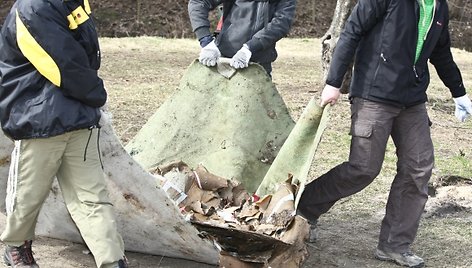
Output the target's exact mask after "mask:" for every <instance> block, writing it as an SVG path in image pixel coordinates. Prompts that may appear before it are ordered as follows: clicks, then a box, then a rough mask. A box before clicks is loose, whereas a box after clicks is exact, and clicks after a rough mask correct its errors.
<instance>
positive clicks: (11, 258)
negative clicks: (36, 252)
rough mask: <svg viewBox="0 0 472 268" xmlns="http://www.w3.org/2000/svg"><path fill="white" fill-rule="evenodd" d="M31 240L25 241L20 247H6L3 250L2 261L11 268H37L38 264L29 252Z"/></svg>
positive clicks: (30, 251) (31, 252)
mask: <svg viewBox="0 0 472 268" xmlns="http://www.w3.org/2000/svg"><path fill="white" fill-rule="evenodd" d="M31 243H32V241H31V240H28V241H25V243H24V244H23V245H21V246H18V247H15V246H7V247H6V248H5V254H4V255H3V260H4V261H5V264H6V265H7V266H11V267H13V268H16V267H30V268H39V266H38V264H36V261H35V260H34V257H33V251H32V250H31Z"/></svg>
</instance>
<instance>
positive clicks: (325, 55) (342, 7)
mask: <svg viewBox="0 0 472 268" xmlns="http://www.w3.org/2000/svg"><path fill="white" fill-rule="evenodd" d="M355 3H356V0H338V1H337V3H336V9H335V11H334V16H333V20H332V21H331V26H330V27H329V29H328V31H327V32H326V33H325V35H324V36H323V37H322V38H321V45H322V52H321V62H322V67H323V80H324V81H325V80H326V77H327V76H328V70H329V66H330V63H331V58H332V56H333V51H334V49H335V47H336V43H337V42H338V39H339V35H340V34H341V32H342V30H343V29H344V24H345V22H346V20H347V18H348V17H349V15H350V14H351V11H352V8H353V7H354V5H355ZM351 67H352V64H351ZM351 75H352V68H350V69H349V70H348V72H347V73H346V75H345V77H344V81H343V84H342V86H341V93H348V92H349V83H350V80H351Z"/></svg>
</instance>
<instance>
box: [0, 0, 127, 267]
mask: <svg viewBox="0 0 472 268" xmlns="http://www.w3.org/2000/svg"><path fill="white" fill-rule="evenodd" d="M99 67H100V49H99V44H98V37H97V32H96V30H95V26H94V22H93V20H92V17H91V10H90V5H89V2H88V0H68V1H63V0H18V1H16V2H15V4H14V5H13V7H12V9H11V11H10V13H9V14H8V16H7V18H6V20H5V22H4V24H3V27H2V30H1V36H0V77H1V78H0V120H1V124H2V129H3V132H4V133H5V135H6V136H8V137H10V138H11V139H12V140H14V143H15V148H14V150H13V153H12V157H11V167H10V173H9V178H8V187H7V198H6V210H7V218H6V226H5V230H4V231H3V233H2V234H1V237H0V238H1V240H2V241H3V242H4V243H5V244H6V249H5V255H4V260H5V262H6V263H7V265H10V266H12V267H38V265H37V263H36V261H35V259H34V257H33V254H32V250H31V244H32V240H33V239H34V232H35V226H36V221H37V219H38V215H39V212H40V209H41V205H42V204H43V202H44V201H45V199H46V198H47V196H48V194H49V192H50V189H51V186H52V183H53V180H54V177H57V181H58V183H59V186H60V188H61V191H62V194H63V198H64V202H65V204H66V206H67V209H68V211H69V212H70V215H71V216H72V219H73V220H74V222H75V223H76V225H77V227H78V229H79V231H80V234H81V235H82V238H83V239H84V241H85V243H86V244H87V246H88V248H89V249H90V250H91V252H92V254H93V255H94V258H95V261H96V263H97V266H98V267H127V264H126V258H125V257H124V244H123V239H122V237H121V235H120V234H119V233H118V231H117V225H116V220H115V216H114V212H113V208H112V204H111V203H110V201H109V198H108V191H107V189H106V183H105V178H104V173H103V170H102V166H101V162H100V158H99V157H100V156H99V154H100V152H99V151H98V132H99V128H100V125H99V120H100V115H101V113H100V107H101V106H103V105H104V104H105V101H106V99H107V93H106V91H105V88H104V85H103V81H102V79H100V77H98V75H97V70H98V69H99Z"/></svg>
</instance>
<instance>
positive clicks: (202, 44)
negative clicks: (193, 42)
mask: <svg viewBox="0 0 472 268" xmlns="http://www.w3.org/2000/svg"><path fill="white" fill-rule="evenodd" d="M198 41H199V42H200V47H206V46H207V45H208V44H210V43H211V41H213V36H211V35H207V36H204V37H202V38H200V40H198Z"/></svg>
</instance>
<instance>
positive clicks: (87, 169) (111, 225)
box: [1, 128, 124, 268]
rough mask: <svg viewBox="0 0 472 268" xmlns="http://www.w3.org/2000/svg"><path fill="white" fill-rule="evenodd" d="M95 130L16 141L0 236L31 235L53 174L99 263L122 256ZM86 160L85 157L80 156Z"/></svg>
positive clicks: (12, 241) (15, 242) (20, 239)
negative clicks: (3, 223) (4, 219)
mask: <svg viewBox="0 0 472 268" xmlns="http://www.w3.org/2000/svg"><path fill="white" fill-rule="evenodd" d="M97 135H98V130H97V129H96V128H95V129H92V130H88V129H83V130H77V131H72V132H68V133H65V134H62V135H58V136H54V137H50V138H38V139H26V140H19V141H15V148H14V150H13V153H12V158H11V166H10V174H9V178H8V186H7V198H6V209H7V220H6V227H5V230H4V232H3V233H2V235H1V240H2V241H3V242H4V243H5V244H7V245H12V246H19V245H21V244H23V243H24V241H25V240H33V239H34V231H35V226H36V222H37V218H38V215H39V212H40V209H41V206H42V204H43V202H44V201H45V199H46V198H47V197H48V195H49V192H50V189H51V186H52V183H53V180H54V177H57V181H58V183H59V186H60V188H61V191H62V195H63V198H64V202H65V204H66V206H67V209H68V211H69V213H70V215H71V216H72V219H73V220H74V222H75V224H76V225H77V227H78V229H79V231H80V234H81V235H82V238H83V239H84V241H85V243H86V244H87V246H88V247H89V249H90V251H91V252H92V254H93V255H94V258H95V262H96V263H97V266H98V267H101V268H102V267H112V266H113V265H115V264H116V262H117V261H118V260H119V259H122V258H123V256H124V244H123V240H122V238H121V236H120V234H119V233H118V232H117V226H116V221H115V215H114V212H113V206H112V204H111V203H110V201H109V199H108V191H107V188H106V183H105V177H104V173H103V170H102V167H101V163H100V159H99V152H98V139H97ZM84 159H85V160H84Z"/></svg>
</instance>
